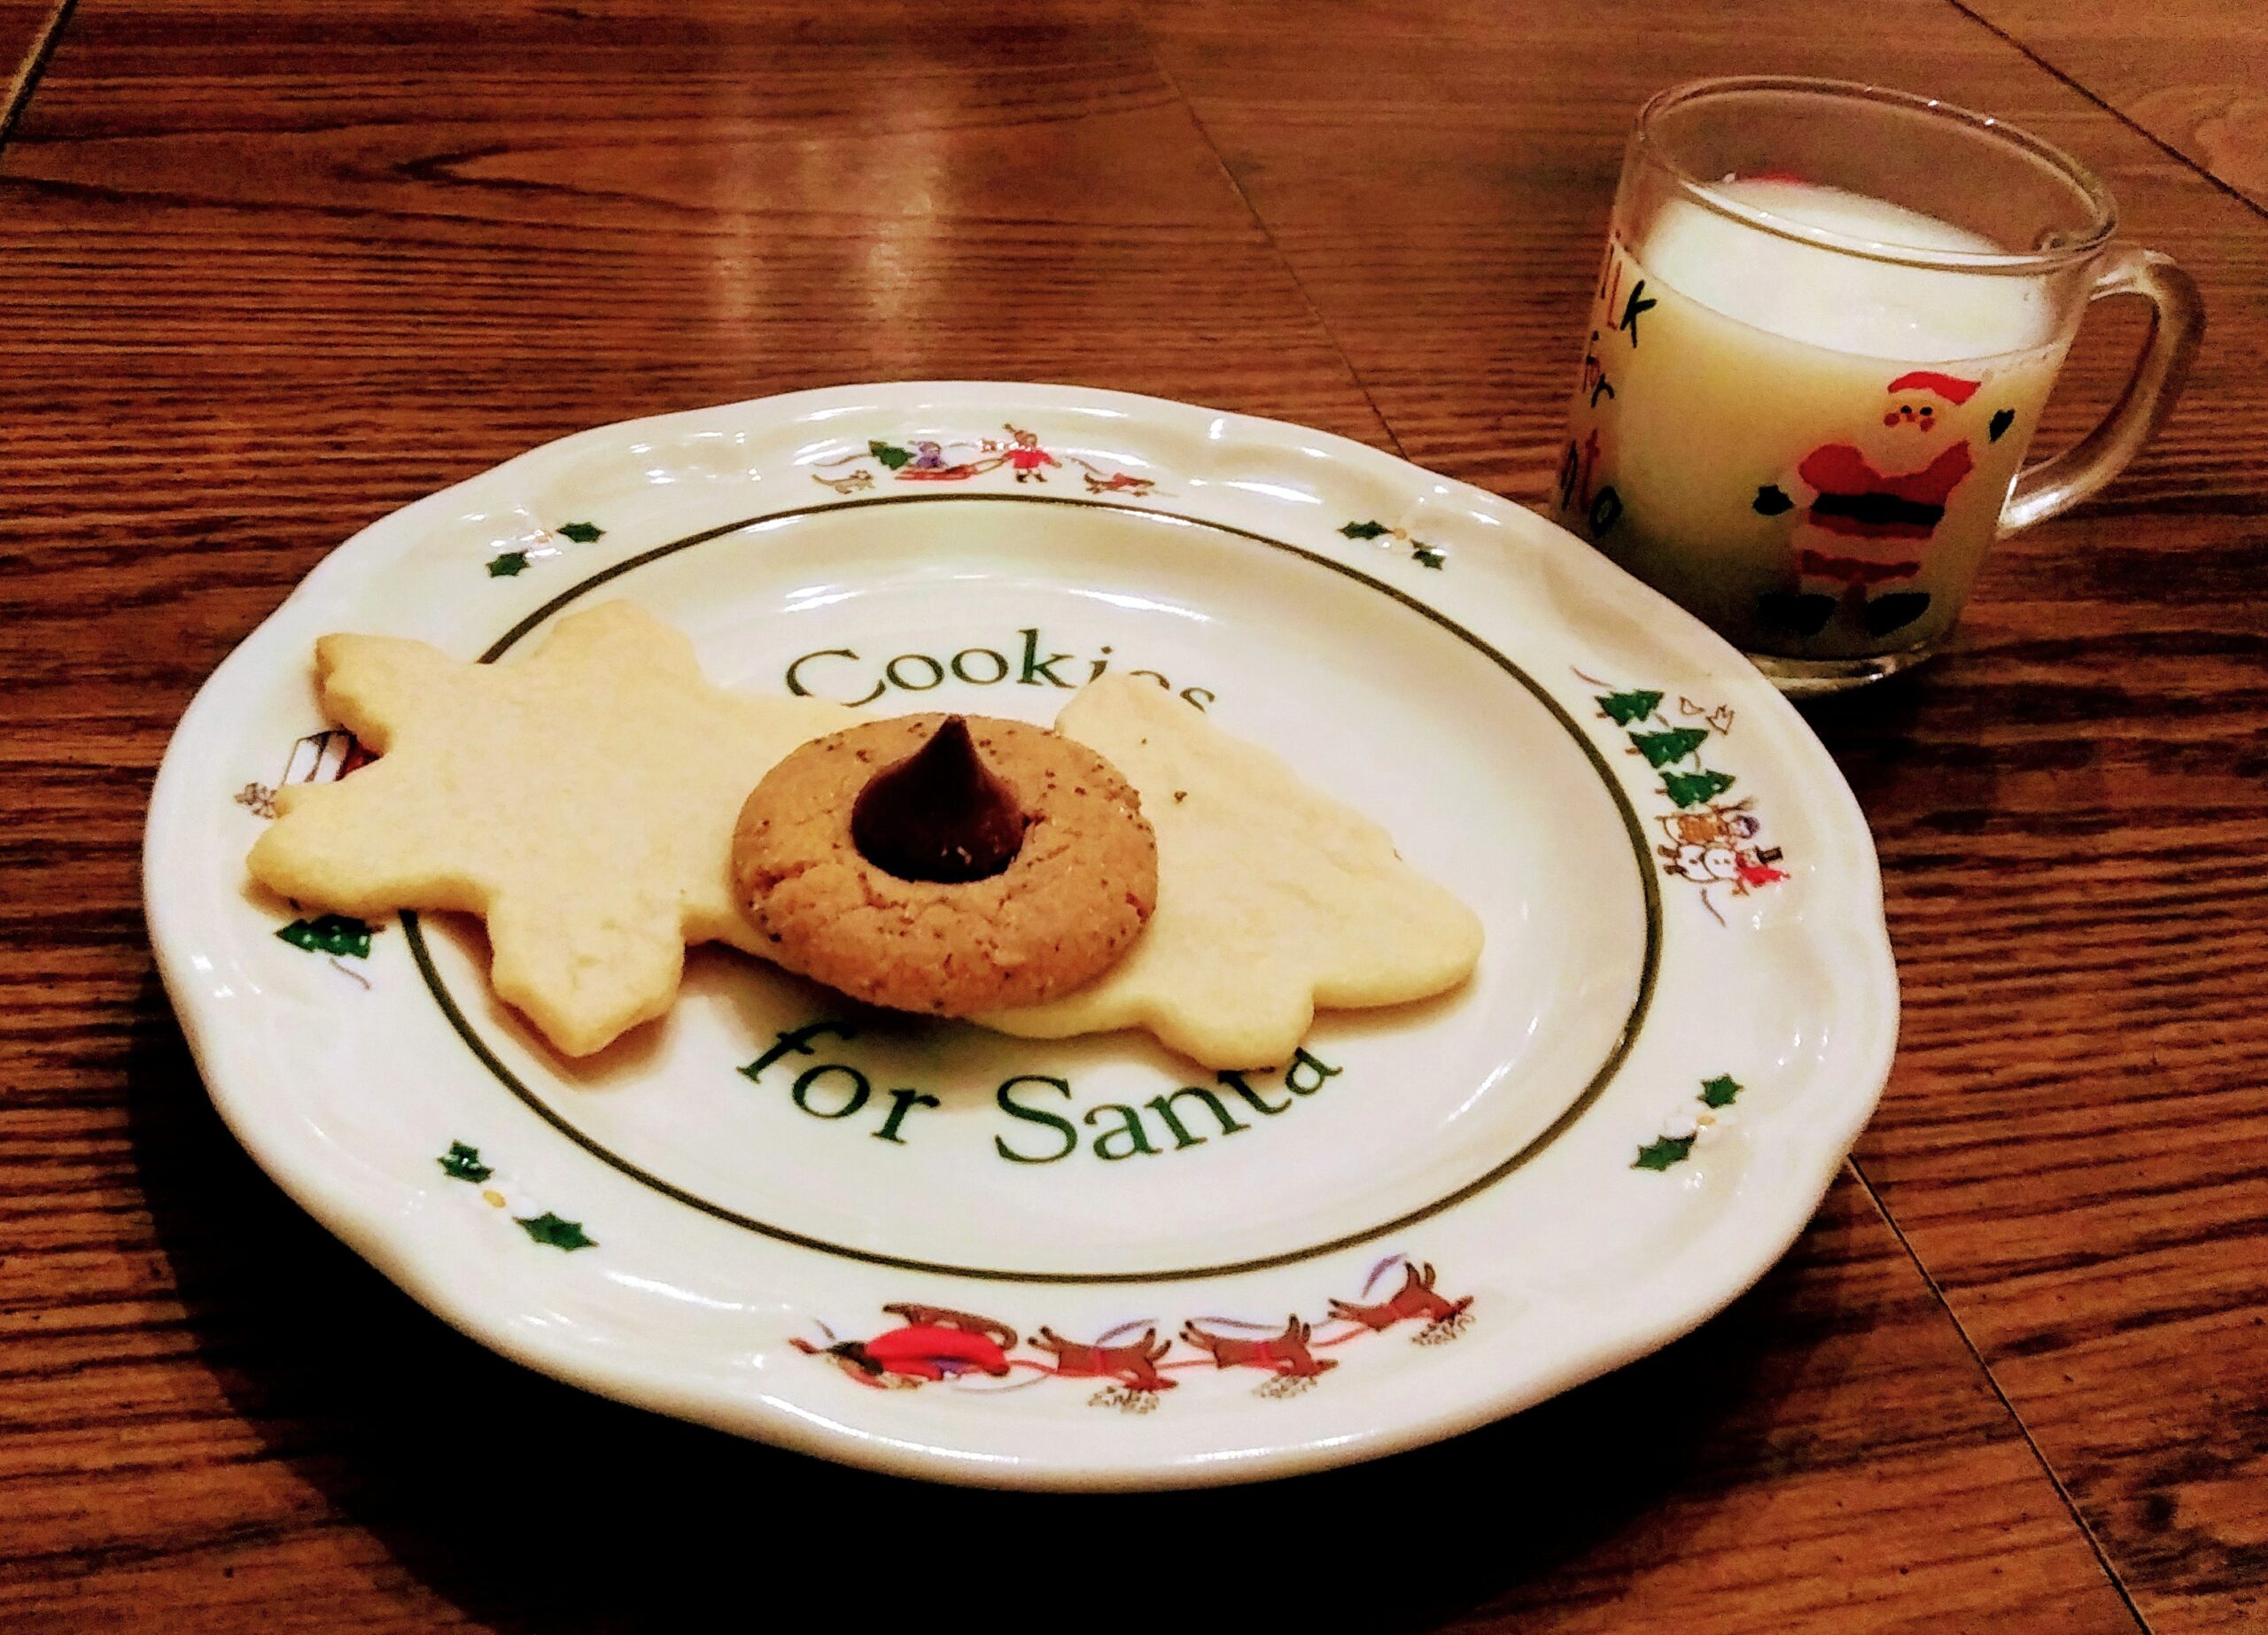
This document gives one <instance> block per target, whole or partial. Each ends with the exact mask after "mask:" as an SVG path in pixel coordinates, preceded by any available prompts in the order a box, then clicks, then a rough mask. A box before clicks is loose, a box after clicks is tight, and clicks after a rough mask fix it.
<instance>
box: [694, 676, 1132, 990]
mask: <svg viewBox="0 0 2268 1635" xmlns="http://www.w3.org/2000/svg"><path fill="white" fill-rule="evenodd" d="M733 874H734V880H735V882H736V883H737V885H738V887H739V888H740V892H741V896H742V902H743V903H746V904H747V906H748V912H749V917H750V920H751V922H752V923H753V924H754V925H755V926H756V927H757V931H758V933H759V934H761V937H762V946H763V948H764V951H765V954H766V955H767V956H769V957H771V958H772V959H773V960H774V961H776V962H777V963H779V964H780V965H785V966H786V967H787V968H788V969H789V970H791V971H798V972H803V973H804V975H806V976H809V977H812V978H813V979H815V980H819V981H821V982H825V983H826V984H827V985H828V986H829V987H831V988H840V989H841V990H842V991H843V992H844V993H846V994H850V995H851V996H854V997H856V998H859V999H864V1000H866V1001H867V1002H869V1003H874V1004H879V1005H886V1006H889V1007H890V1008H892V1009H894V1010H900V1011H924V1012H928V1013H929V1014H931V1015H936V1016H965V1015H967V1014H969V1013H970V1012H972V1011H990V1010H997V1009H999V1008H1002V1007H1008V1006H1018V1005H1030V1004H1038V1003H1044V1002H1045V1001H1046V1000H1049V999H1052V998H1054V997H1056V996H1060V995H1062V994H1067V993H1069V992H1071V991H1072V990H1073V989H1075V988H1078V987H1080V986H1081V985H1082V984H1084V983H1086V982H1088V981H1091V980H1093V979H1094V978H1096V977H1098V976H1099V975H1101V974H1102V973H1103V972H1106V971H1107V970H1108V969H1109V968H1110V967H1111V966H1112V965H1114V964H1115V963H1116V961H1117V960H1118V958H1119V957H1120V956H1121V955H1122V953H1123V952H1124V951H1125V949H1126V948H1127V946H1128V945H1129V944H1130V942H1132V941H1133V940H1134V938H1135V937H1136V935H1137V934H1138V933H1139V932H1140V931H1141V929H1142V926H1143V925H1144V923H1145V922H1146V920H1147V919H1148V918H1149V916H1150V910H1151V909H1152V907H1153V905H1154V904H1155V903H1156V902H1157V895H1158V851H1157V842H1156V840H1155V839H1154V837H1153V835H1152V833H1151V830H1150V825H1149V823H1148V821H1147V820H1146V818H1145V817H1143V816H1142V807H1141V801H1140V798H1139V797H1138V795H1137V794H1135V793H1134V789H1133V787H1132V786H1131V785H1130V784H1129V783H1128V782H1127V781H1126V779H1123V778H1122V777H1121V776H1120V775H1119V774H1118V772H1117V771H1115V769H1114V768H1113V767H1112V766H1111V765H1110V763H1108V762H1107V761H1105V760H1104V759H1103V758H1102V757H1101V756H1099V755H1097V754H1096V753H1095V752H1094V751H1093V750H1091V749H1090V748H1086V747H1085V746H1084V745H1083V744H1077V743H1074V742H1072V741H1071V740H1068V739H1067V738H1062V737H1060V736H1058V735H1057V734H1056V733H1053V732H1048V731H1046V730H1045V728H1041V727H1037V726H1029V725H1025V724H1023V723H1022V722H1019V721H1001V720H995V719H992V718H990V717H983V716H972V717H959V716H942V715H918V716H900V717H894V718H892V719H889V720H886V721H870V722H867V723H865V724H864V725H858V726H855V727H851V728H850V729H849V730H847V731H844V732H834V733H830V734H828V735H827V737H825V738H820V739H817V740H813V741H812V742H810V743H807V744H805V745H804V746H803V747H802V748H799V749H796V751H794V752H793V753H792V754H790V755H788V756H787V757H786V758H785V759H784V760H782V761H781V763H779V764H778V765H777V766H775V767H773V769H772V771H770V772H769V773H767V774H766V775H765V779H764V781H763V782H762V783H760V784H758V785H757V787H756V790H755V793H753V794H750V796H749V797H748V803H747V804H746V805H745V806H744V807H743V808H742V810H741V818H740V825H739V828H738V829H737V831H736V832H735V833H734V838H733Z"/></svg>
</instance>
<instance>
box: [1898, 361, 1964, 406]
mask: <svg viewBox="0 0 2268 1635" xmlns="http://www.w3.org/2000/svg"><path fill="white" fill-rule="evenodd" d="M1977 384H1978V383H1977V382H1976V381H1973V380H1962V379H1961V377H1960V376H1957V375H1940V374H1938V371H1937V370H1935V369H1914V370H1911V371H1909V372H1908V373H1907V374H1904V375H1901V376H1899V377H1898V378H1897V379H1896V380H1894V381H1892V382H1891V383H1890V390H1891V391H1893V392H1897V391H1911V390H1915V389H1919V390H1920V391H1934V392H1936V393H1937V394H1938V396H1939V397H1941V398H1943V399H1945V400H1946V402H1948V403H1966V402H1968V401H1969V399H1971V398H1973V397H1975V396H1976V395H1977Z"/></svg>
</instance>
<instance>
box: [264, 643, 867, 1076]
mask: <svg viewBox="0 0 2268 1635" xmlns="http://www.w3.org/2000/svg"><path fill="white" fill-rule="evenodd" d="M315 670H316V676H317V679H318V681H319V682H320V684H321V686H322V701H323V707H324V709H326V710H327V711H328V712H329V713H330V717H331V718H332V719H333V720H335V721H338V723H339V724H340V725H344V726H346V728H347V729H348V730H350V731H351V732H353V734H354V735H355V737H356V738H358V739H360V740H361V741H362V743H363V744H364V745H366V746H367V747H368V748H370V749H371V750H372V751H373V752H375V753H376V754H377V756H378V757H379V758H378V759H377V761H376V762H375V763H372V764H370V765H368V766H365V767H363V768H362V769H361V771H357V772H355V773H353V775H352V776H351V777H348V778H346V779H342V780H340V781H338V782H337V783H330V784H299V785H293V786H291V787H287V788H284V789H282V790H279V791H277V793H276V812H277V817H276V821H275V823H274V824H273V825H270V826H269V827H268V831H267V832H266V833H264V834H262V835H261V836H260V842H259V844H257V845H256V846H254V847H253V848H252V856H251V859H250V863H251V869H252V876H253V878H254V879H258V880H259V881H260V883H261V884H262V885H264V886H267V887H270V888H271V889H273V890H275V891H277V892H280V893H282V894H283V895H285V896H287V897H290V898H292V899H293V900H295V901H297V902H299V903H303V904H305V905H307V906H309V907H313V908H318V909H322V910H329V911H330V912H333V913H341V914H355V915H361V916H365V917H367V916H369V915H373V914H378V913H383V912H385V911H387V910H399V909H457V910H463V911H465V912H467V913H472V914H478V915H480V916H481V917H482V918H485V920H486V921H487V923H488V937H489V942H490V944H491V946H492V948H493V951H494V963H493V966H492V968H491V980H493V983H494V985H495V988H496V992H497V994H498V996H500V997H501V998H502V999H504V1000H505V1001H507V1002H508V1003H510V1004H513V1005H515V1006H517V1008H518V1009H519V1010H520V1011H523V1012H524V1013H525V1014H526V1015H527V1017H528V1018H529V1019H530V1020H532V1022H534V1024H535V1025H536V1027H538V1028H540V1030H541V1031H542V1033H543V1034H544V1036H545V1037H546V1038H547V1039H548V1040H550V1042H552V1043H553V1044H554V1045H555V1046H557V1047H558V1048H559V1049H560V1050H563V1051H564V1052H565V1053H566V1054H568V1055H570V1056H586V1055H588V1054H590V1053H591V1052H592V1051H594V1050H599V1049H601V1048H602V1047H603V1046H605V1045H606V1044H608V1043H610V1042H612V1041H613V1040H614V1039H616V1038H617V1037H618V1036H619V1035H620V1034H622V1033H624V1032H625V1030H626V1029H628V1028H631V1027H635V1026H636V1025H637V1024H638V1023H640V1022H642V1021H646V1020H648V1019H651V1018H653V1017H656V1016H659V1015H661V1014H662V1013H663V1012H664V1011H666V1010H668V1009H669V1007H670V1003H671V1001H672V1000H673V999H674V998H675V997H676V995H677V988H678V980H679V978H680V974H681V973H682V971H683V968H684V964H685V945H686V944H687V942H703V941H721V942H729V943H731V944H733V945H734V946H735V947H738V948H742V949H748V950H750V952H755V951H757V948H758V944H759V942H760V941H761V939H760V938H759V937H758V935H757V932H756V931H755V930H754V928H753V927H751V926H750V925H749V924H748V922H747V921H746V920H745V919H744V918H742V915H741V913H740V910H739V909H738V908H737V907H736V906H735V904H734V898H733V891H732V882H731V878H730V866H729V856H730V852H731V847H732V833H733V824H734V819H735V818H736V817H738V816H739V813H740V808H741V802H742V801H744V800H746V799H747V798H748V792H749V791H750V789H752V788H754V787H756V785H757V782H758V781H759V780H760V779H762V778H763V776H764V774H765V772H767V771H770V770H771V769H772V766H773V763H775V762H777V761H778V760H780V759H781V756H785V755H786V754H787V753H788V751H789V750H790V749H793V748H795V747H796V745H798V744H800V743H803V742H804V740H807V739H811V738H815V737H817V736H819V734H820V733H822V732H832V731H834V730H835V728H837V727H839V726H842V725H844V724H845V723H846V721H848V720H849V719H850V712H849V711H847V710H845V709H843V708H842V707H841V706H840V705H835V704H828V703H822V702H820V701H818V700H815V699H804V698H750V697H743V696H742V695H740V694H734V693H728V692H726V691H725V690H724V689H722V688H720V687H715V686H711V685H710V684H709V682H708V681H707V680H706V679H704V678H703V676H702V674H701V667H700V665H699V664H698V663H696V662H695V658H694V653H693V644H692V643H691V642H690V641H689V640H687V639H686V638H685V637H684V636H683V635H681V634H680V633H679V632H676V631H674V630H672V629H671V628H670V627H669V626H668V625H666V624H663V623H661V622H660V621H659V620H658V619H656V618H654V617H653V616H651V615H649V614H648V613H645V612H643V611H642V610H641V609H640V608H635V607H633V606H632V605H631V604H630V603H628V602H609V603H606V604H604V605H602V606H600V607H596V608H591V609H590V610H589V611H587V612H584V613H577V614H572V615H570V616H568V617H566V618H563V619H562V620H560V621H559V624H558V625H557V627H556V628H555V629H554V630H553V632H551V635H550V637H549V638H548V639H547V640H546V641H545V642H544V644H543V646H542V647H540V649H539V650H538V651H537V652H536V653H535V654H534V655H533V656H532V657H531V658H528V659H526V660H524V661H521V662H518V663H502V664H467V663H459V662H458V661H456V660H454V659H452V658H450V657H448V656H447V655H446V654H443V653H441V652H440V651H439V650H438V649H437V648H434V647H428V646H426V645H425V644H424V643H423V642H422V641H409V640H405V639H400V638H398V637H390V636H326V637H324V638H322V640H320V641H319V642H317V643H316V644H315Z"/></svg>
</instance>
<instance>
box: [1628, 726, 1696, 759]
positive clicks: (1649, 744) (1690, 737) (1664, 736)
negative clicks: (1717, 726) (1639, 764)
mask: <svg viewBox="0 0 2268 1635" xmlns="http://www.w3.org/2000/svg"><path fill="white" fill-rule="evenodd" d="M1708 736H1709V729H1708V728H1707V727H1705V726H1674V727H1672V728H1670V729H1669V730H1668V731H1667V732H1633V733H1631V734H1630V741H1631V742H1632V743H1633V744H1635V745H1636V746H1637V747H1638V752H1639V753H1640V754H1641V755H1643V756H1645V757H1646V764H1647V765H1648V766H1657V767H1658V766H1667V765H1668V764H1669V763H1671V762H1673V761H1682V760H1684V759H1685V758H1686V756H1689V755H1691V754H1692V753H1693V752H1694V751H1695V750H1697V749H1698V748H1701V743H1702V740H1704V739H1705V738H1707V737H1708Z"/></svg>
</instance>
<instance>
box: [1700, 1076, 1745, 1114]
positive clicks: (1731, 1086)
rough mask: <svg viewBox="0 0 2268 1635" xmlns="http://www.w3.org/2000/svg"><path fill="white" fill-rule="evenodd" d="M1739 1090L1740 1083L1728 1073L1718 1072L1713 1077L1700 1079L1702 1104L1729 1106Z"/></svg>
mask: <svg viewBox="0 0 2268 1635" xmlns="http://www.w3.org/2000/svg"><path fill="white" fill-rule="evenodd" d="M1740 1092H1741V1087H1740V1085H1739V1084H1737V1083H1736V1082H1735V1081H1734V1079H1733V1076H1732V1074H1730V1073H1719V1074H1718V1075H1717V1076H1716V1077H1715V1078H1713V1079H1704V1080H1703V1081H1701V1103H1702V1104H1703V1105H1704V1106H1707V1107H1729V1106H1731V1105H1732V1104H1733V1099H1734V1098H1735V1097H1736V1096H1738V1095H1739V1094H1740Z"/></svg>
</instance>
